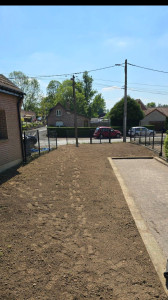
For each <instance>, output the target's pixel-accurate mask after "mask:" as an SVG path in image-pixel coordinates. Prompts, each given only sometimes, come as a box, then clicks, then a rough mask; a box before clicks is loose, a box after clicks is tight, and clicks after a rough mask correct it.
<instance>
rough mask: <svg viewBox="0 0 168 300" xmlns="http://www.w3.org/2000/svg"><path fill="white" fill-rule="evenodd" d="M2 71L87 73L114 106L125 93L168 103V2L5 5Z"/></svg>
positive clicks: (52, 76)
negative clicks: (162, 3) (149, 3)
mask: <svg viewBox="0 0 168 300" xmlns="http://www.w3.org/2000/svg"><path fill="white" fill-rule="evenodd" d="M0 28H1V30H0V38H1V47H0V73H1V74H3V75H4V76H6V77H7V78H8V77H9V74H10V73H11V72H13V71H21V72H23V73H24V74H25V75H27V76H29V77H36V78H37V79H38V80H39V83H40V87H41V90H42V92H43V94H44V95H46V87H47V85H48V83H49V82H50V80H58V81H60V82H63V81H64V80H66V79H70V78H71V77H72V75H73V74H74V75H75V80H78V79H79V80H82V74H83V73H82V72H84V71H88V72H89V75H90V76H92V78H93V89H95V90H96V91H97V93H100V94H101V95H102V97H103V98H104V100H105V103H106V109H109V110H110V109H111V108H112V107H113V106H114V105H115V103H116V102H118V101H119V100H120V99H121V98H122V97H124V85H125V68H124V67H125V61H126V60H127V94H128V95H129V96H130V97H131V98H134V99H141V101H142V102H143V103H144V104H147V103H149V102H155V103H156V105H158V104H168V6H167V5H156V6H155V5H149V6H148V5H137V6H136V5H128V6H124V5H114V6H113V5H37V6H36V5H32V6H31V5H6V6H4V5H1V6H0Z"/></svg>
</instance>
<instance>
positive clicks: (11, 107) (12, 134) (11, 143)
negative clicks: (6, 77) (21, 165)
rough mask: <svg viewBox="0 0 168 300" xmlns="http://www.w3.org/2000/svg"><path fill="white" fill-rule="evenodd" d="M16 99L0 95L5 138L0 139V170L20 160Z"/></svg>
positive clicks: (0, 109) (11, 96)
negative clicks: (4, 121) (4, 120)
mask: <svg viewBox="0 0 168 300" xmlns="http://www.w3.org/2000/svg"><path fill="white" fill-rule="evenodd" d="M17 101H18V99H17V97H15V96H13V95H8V94H3V93H0V111H4V112H5V118H6V126H5V127H6V131H7V132H6V138H5V136H4V137H0V170H1V167H2V166H4V165H6V164H10V163H12V162H14V161H19V160H20V161H21V160H22V152H21V143H20V135H19V123H18V112H17Z"/></svg>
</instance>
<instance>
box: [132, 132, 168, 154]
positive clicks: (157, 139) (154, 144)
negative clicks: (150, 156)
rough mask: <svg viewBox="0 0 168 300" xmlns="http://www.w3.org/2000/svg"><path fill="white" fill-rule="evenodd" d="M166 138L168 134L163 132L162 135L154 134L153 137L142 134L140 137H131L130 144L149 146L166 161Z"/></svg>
mask: <svg viewBox="0 0 168 300" xmlns="http://www.w3.org/2000/svg"><path fill="white" fill-rule="evenodd" d="M165 137H166V134H165V133H164V132H163V131H162V132H161V133H157V134H154V133H153V134H152V135H147V134H145V135H142V134H141V132H140V135H136V136H135V135H134V136H131V135H130V142H131V143H136V144H142V145H144V146H147V147H148V148H149V149H152V150H153V151H156V152H157V153H159V156H161V157H163V158H165V159H166V156H165V151H164V139H165Z"/></svg>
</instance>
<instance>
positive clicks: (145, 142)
mask: <svg viewBox="0 0 168 300" xmlns="http://www.w3.org/2000/svg"><path fill="white" fill-rule="evenodd" d="M145 146H146V130H145Z"/></svg>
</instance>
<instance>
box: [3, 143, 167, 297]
mask: <svg viewBox="0 0 168 300" xmlns="http://www.w3.org/2000/svg"><path fill="white" fill-rule="evenodd" d="M132 155H136V156H138V155H139V156H141V155H148V156H149V155H151V156H152V155H153V153H152V152H151V151H150V150H148V149H146V148H145V147H142V146H138V145H131V144H129V143H113V144H98V145H89V144H83V145H79V147H75V145H68V146H60V147H59V148H58V149H57V150H54V151H52V152H50V153H48V154H45V155H42V156H41V157H39V158H38V159H35V160H33V161H32V162H31V163H29V164H27V165H25V166H22V167H20V168H19V169H17V170H13V171H10V172H6V173H4V174H3V175H1V186H0V231H1V239H0V240H1V242H0V243H1V244H0V282H1V283H0V299H2V300H7V299H8V300H35V299H40V300H82V299H88V300H92V299H96V300H97V299H103V300H108V299H116V300H117V299H119V300H149V299H151V300H154V299H164V300H165V299H167V296H166V295H165V292H164V290H163V287H162V285H161V283H160V280H159V277H158V275H157V273H156V271H155V269H154V266H153V264H152V262H151V260H150V257H149V255H148V253H147V250H146V248H145V246H144V244H143V241H142V239H141V237H140V234H139V232H138V230H137V227H136V225H135V223H134V220H133V218H132V216H131V214H130V211H129V209H128V206H127V204H126V201H125V199H124V196H123V194H122V191H121V188H120V185H119V183H118V181H117V179H116V177H115V174H114V172H113V169H112V168H111V166H110V164H109V161H108V159H107V157H112V156H132Z"/></svg>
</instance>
